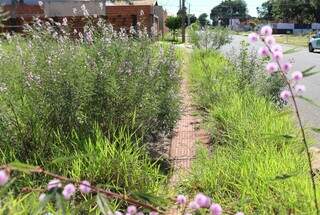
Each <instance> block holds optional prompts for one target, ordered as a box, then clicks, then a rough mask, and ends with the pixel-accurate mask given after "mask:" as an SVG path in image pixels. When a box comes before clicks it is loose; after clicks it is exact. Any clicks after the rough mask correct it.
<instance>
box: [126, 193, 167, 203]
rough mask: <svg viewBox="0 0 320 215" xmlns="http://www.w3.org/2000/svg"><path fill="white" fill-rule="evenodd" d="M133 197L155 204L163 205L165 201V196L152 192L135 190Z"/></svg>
mask: <svg viewBox="0 0 320 215" xmlns="http://www.w3.org/2000/svg"><path fill="white" fill-rule="evenodd" d="M131 197H133V198H135V199H138V200H142V201H145V202H149V203H151V204H154V205H161V204H162V203H164V202H165V198H161V197H159V196H156V195H154V194H150V193H142V192H134V193H132V194H131Z"/></svg>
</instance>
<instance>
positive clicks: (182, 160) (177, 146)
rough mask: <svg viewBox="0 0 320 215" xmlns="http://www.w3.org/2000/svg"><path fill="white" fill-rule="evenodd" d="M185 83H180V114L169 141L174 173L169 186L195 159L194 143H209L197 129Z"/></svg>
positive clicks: (207, 136)
mask: <svg viewBox="0 0 320 215" xmlns="http://www.w3.org/2000/svg"><path fill="white" fill-rule="evenodd" d="M187 87H188V86H187V81H186V80H183V81H182V86H181V96H182V102H183V104H182V114H181V118H180V120H179V121H178V123H177V126H176V128H175V130H174V136H173V138H172V141H171V147H170V158H171V160H172V161H173V167H174V172H173V176H172V178H171V184H172V185H175V184H176V182H177V181H178V180H179V178H180V177H182V176H183V175H184V174H186V173H187V172H188V170H189V169H190V167H191V162H192V160H193V159H194V158H195V149H196V142H197V141H200V142H202V143H205V144H207V143H209V142H210V138H209V135H208V134H207V133H206V132H205V131H204V130H203V129H201V128H200V129H199V123H200V122H201V119H200V118H199V117H197V116H194V114H193V113H194V111H195V109H194V107H193V106H192V102H191V96H190V95H189V93H188V88H187Z"/></svg>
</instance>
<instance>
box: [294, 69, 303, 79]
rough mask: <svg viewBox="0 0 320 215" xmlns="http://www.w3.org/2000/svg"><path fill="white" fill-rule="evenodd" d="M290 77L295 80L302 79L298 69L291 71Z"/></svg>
mask: <svg viewBox="0 0 320 215" xmlns="http://www.w3.org/2000/svg"><path fill="white" fill-rule="evenodd" d="M292 79H293V80H295V81H301V80H302V79H303V74H302V72H300V71H296V72H294V73H292Z"/></svg>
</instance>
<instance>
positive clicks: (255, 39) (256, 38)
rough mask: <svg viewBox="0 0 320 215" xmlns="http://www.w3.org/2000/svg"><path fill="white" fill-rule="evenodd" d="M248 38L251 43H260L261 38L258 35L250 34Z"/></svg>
mask: <svg viewBox="0 0 320 215" xmlns="http://www.w3.org/2000/svg"><path fill="white" fill-rule="evenodd" d="M248 38H249V41H250V42H251V43H255V42H257V41H258V39H259V36H258V34H256V33H251V34H249V36H248Z"/></svg>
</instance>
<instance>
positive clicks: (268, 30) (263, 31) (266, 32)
mask: <svg viewBox="0 0 320 215" xmlns="http://www.w3.org/2000/svg"><path fill="white" fill-rule="evenodd" d="M260 34H261V35H262V36H270V35H272V28H271V27H270V26H269V25H266V26H263V27H262V28H261V31H260Z"/></svg>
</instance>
